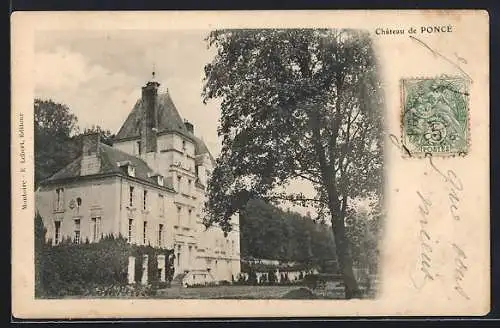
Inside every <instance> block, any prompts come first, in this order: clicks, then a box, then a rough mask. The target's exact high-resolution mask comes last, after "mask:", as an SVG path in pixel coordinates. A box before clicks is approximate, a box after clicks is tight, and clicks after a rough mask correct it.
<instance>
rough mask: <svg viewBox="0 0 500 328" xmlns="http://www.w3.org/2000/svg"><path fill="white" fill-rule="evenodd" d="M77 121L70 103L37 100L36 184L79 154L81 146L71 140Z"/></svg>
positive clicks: (35, 115)
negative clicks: (69, 105) (68, 104)
mask: <svg viewBox="0 0 500 328" xmlns="http://www.w3.org/2000/svg"><path fill="white" fill-rule="evenodd" d="M77 122H78V120H77V118H76V116H75V115H73V114H72V113H71V112H70V110H69V107H68V106H66V105H63V104H60V103H56V102H54V101H52V100H42V99H35V102H34V124H35V127H34V132H35V183H38V182H39V181H41V180H43V179H45V178H48V177H49V176H51V175H52V174H54V173H55V172H57V171H58V170H60V169H62V168H63V167H65V166H66V165H67V164H69V162H71V160H73V159H74V158H75V157H76V156H77V151H78V149H77V147H76V145H74V144H73V143H71V137H72V135H73V134H74V133H75V132H76V131H77Z"/></svg>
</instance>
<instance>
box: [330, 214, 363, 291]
mask: <svg viewBox="0 0 500 328" xmlns="http://www.w3.org/2000/svg"><path fill="white" fill-rule="evenodd" d="M337 213H339V216H338V217H336V218H334V215H333V214H332V230H333V236H334V238H335V246H336V252H337V258H338V261H339V268H340V272H341V273H342V278H343V280H344V287H345V298H346V299H351V298H355V297H359V296H360V290H359V287H358V283H357V281H356V278H355V277H354V271H353V265H352V256H351V254H350V253H349V246H348V242H347V239H346V235H345V225H344V215H342V214H341V211H338V212H337Z"/></svg>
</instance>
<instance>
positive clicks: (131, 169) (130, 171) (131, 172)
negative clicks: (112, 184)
mask: <svg viewBox="0 0 500 328" xmlns="http://www.w3.org/2000/svg"><path fill="white" fill-rule="evenodd" d="M127 174H128V175H129V176H131V177H135V167H133V166H132V165H128V166H127Z"/></svg>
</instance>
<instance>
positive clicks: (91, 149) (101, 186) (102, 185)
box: [36, 81, 240, 283]
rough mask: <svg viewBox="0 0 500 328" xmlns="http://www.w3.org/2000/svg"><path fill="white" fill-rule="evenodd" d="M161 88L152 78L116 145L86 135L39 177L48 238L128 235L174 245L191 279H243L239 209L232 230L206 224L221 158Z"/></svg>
mask: <svg viewBox="0 0 500 328" xmlns="http://www.w3.org/2000/svg"><path fill="white" fill-rule="evenodd" d="M158 87H159V83H157V82H155V81H149V82H148V83H147V84H146V85H145V86H144V87H143V88H142V97H141V98H140V99H139V100H138V101H137V103H136V104H135V106H134V108H133V109H132V111H131V113H130V114H129V116H128V118H127V120H126V121H125V123H124V124H123V126H122V127H121V129H120V130H119V132H118V133H117V135H116V138H115V141H114V143H113V147H110V146H108V145H105V144H103V143H101V142H100V136H99V134H89V135H85V136H84V137H83V142H82V154H81V156H80V157H79V158H77V159H76V160H75V161H73V162H72V163H70V164H69V165H68V166H66V167H65V168H63V169H62V170H60V171H59V172H57V173H55V174H54V175H53V176H51V177H50V178H48V179H46V180H45V181H43V182H42V183H41V184H40V187H39V189H38V190H37V192H36V207H37V210H38V212H39V213H40V215H41V216H42V218H43V220H44V224H45V227H46V229H47V238H48V239H51V240H52V241H53V243H55V244H57V243H59V242H60V241H61V240H62V239H63V238H68V237H70V238H72V239H73V241H74V242H76V243H81V242H85V241H86V240H88V241H89V242H96V241H98V240H99V239H100V238H101V237H102V236H103V235H108V234H113V235H115V236H118V235H121V236H124V237H126V238H127V239H128V241H129V242H130V243H135V244H142V245H151V246H158V247H164V248H168V249H174V253H175V256H176V259H175V272H176V275H181V276H183V277H187V278H189V280H190V281H191V283H197V281H198V282H200V283H202V282H204V281H213V280H215V281H222V280H229V281H230V280H231V278H232V277H234V278H235V279H236V276H237V275H238V274H239V273H240V233H239V219H238V216H235V217H233V218H232V224H233V231H232V232H230V233H229V235H228V236H227V237H224V234H223V232H222V230H221V229H219V228H218V227H211V228H209V229H205V226H204V225H203V223H202V218H201V215H202V207H203V204H204V202H205V188H206V185H207V180H208V177H209V176H210V173H211V172H212V170H213V166H214V159H213V157H212V155H211V154H210V152H209V150H208V148H207V146H206V145H205V143H204V142H203V141H202V140H201V139H200V138H198V137H196V136H195V132H194V126H193V125H192V124H191V123H189V122H187V121H183V119H182V117H181V116H180V114H179V112H178V111H177V109H176V107H175V105H174V103H173V102H172V99H171V97H170V95H169V94H168V92H167V93H165V94H159V93H158ZM174 280H175V279H174Z"/></svg>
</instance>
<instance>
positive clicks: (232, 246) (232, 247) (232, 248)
mask: <svg viewBox="0 0 500 328" xmlns="http://www.w3.org/2000/svg"><path fill="white" fill-rule="evenodd" d="M231 243H232V245H231V252H232V253H233V254H234V249H235V248H234V240H233V241H232V242H231Z"/></svg>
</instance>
